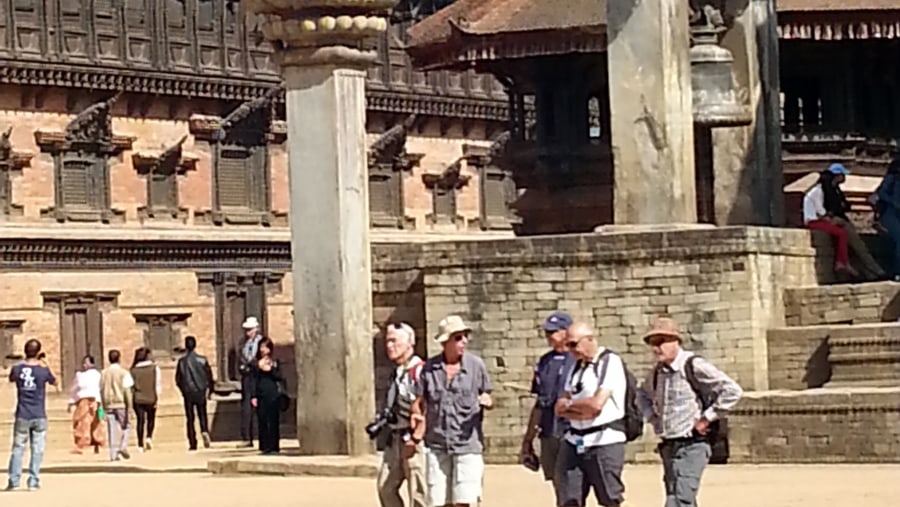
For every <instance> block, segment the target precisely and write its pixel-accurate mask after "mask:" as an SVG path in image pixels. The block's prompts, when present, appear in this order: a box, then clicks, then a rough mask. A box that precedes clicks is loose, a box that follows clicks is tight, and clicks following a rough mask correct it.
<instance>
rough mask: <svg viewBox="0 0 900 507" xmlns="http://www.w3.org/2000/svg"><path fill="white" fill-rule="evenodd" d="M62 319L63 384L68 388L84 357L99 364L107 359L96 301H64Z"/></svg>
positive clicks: (100, 317) (100, 365) (99, 365)
mask: <svg viewBox="0 0 900 507" xmlns="http://www.w3.org/2000/svg"><path fill="white" fill-rule="evenodd" d="M61 320H62V322H61V323H60V328H61V331H62V332H61V339H62V348H61V349H62V350H61V353H62V358H61V369H62V371H61V374H62V380H63V385H65V386H66V387H69V386H70V385H71V383H72V381H73V380H74V379H75V373H76V372H78V370H79V369H80V368H81V362H82V360H83V359H84V356H86V355H91V356H93V357H94V360H95V361H96V364H97V366H98V367H102V365H103V364H104V362H105V361H104V359H105V358H104V357H103V336H102V330H103V325H102V315H101V313H100V310H99V308H98V307H97V305H96V304H92V303H72V304H63V305H62V312H61Z"/></svg>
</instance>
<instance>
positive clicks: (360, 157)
mask: <svg viewBox="0 0 900 507" xmlns="http://www.w3.org/2000/svg"><path fill="white" fill-rule="evenodd" d="M393 3H394V2H393V1H390V0H387V1H386V0H329V1H327V2H323V1H309V0H249V1H247V2H246V7H247V8H248V9H249V10H250V11H251V12H255V13H258V14H268V15H269V16H268V17H267V18H266V19H267V22H266V24H265V25H264V28H263V32H264V33H265V35H266V37H267V38H268V39H270V40H273V41H275V47H276V51H277V57H278V58H279V59H280V62H281V69H282V73H283V74H284V78H285V86H286V89H287V92H286V96H285V102H286V106H287V120H288V137H289V138H290V139H291V142H290V143H289V145H288V146H289V150H288V158H289V164H290V185H291V221H290V223H291V242H292V254H293V255H292V262H293V279H294V322H295V323H294V329H295V340H296V347H295V350H296V359H297V361H296V362H297V376H298V382H297V384H298V403H297V406H298V407H301V408H300V409H299V410H298V411H297V433H298V435H299V438H300V447H301V451H302V452H303V453H304V454H312V455H321V454H332V455H334V454H349V455H361V454H368V453H369V452H371V450H372V446H371V443H370V442H369V439H368V437H367V436H366V433H365V431H364V428H365V425H366V424H367V423H368V422H369V419H370V418H371V417H372V414H373V412H374V409H375V390H374V387H373V385H372V382H373V378H374V371H373V360H372V336H371V332H372V322H373V321H372V291H371V272H370V258H369V256H370V246H369V203H368V188H367V187H368V178H367V175H366V149H365V147H366V131H365V123H366V122H365V117H366V105H365V93H364V92H365V77H366V69H367V68H368V67H369V66H370V65H371V64H372V63H373V62H374V60H375V51H370V50H364V49H360V48H362V47H365V46H366V44H365V43H367V42H369V41H371V39H373V38H374V37H376V36H378V35H379V34H381V33H382V32H384V31H385V30H386V29H387V20H386V19H385V16H386V15H387V13H388V10H389V9H390V8H391V7H392V6H393ZM312 406H315V407H316V409H315V410H309V407H312Z"/></svg>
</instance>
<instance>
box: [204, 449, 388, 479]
mask: <svg viewBox="0 0 900 507" xmlns="http://www.w3.org/2000/svg"><path fill="white" fill-rule="evenodd" d="M379 463H380V458H379V456H377V455H371V456H361V457H346V456H299V455H296V453H294V452H292V450H290V449H288V450H286V451H285V452H282V455H280V456H248V457H236V458H223V459H212V460H209V462H208V467H207V468H208V470H209V472H210V473H212V474H214V475H277V476H299V477H303V476H315V477H362V478H374V477H376V476H377V474H378V466H379Z"/></svg>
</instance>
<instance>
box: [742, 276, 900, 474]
mask: <svg viewBox="0 0 900 507" xmlns="http://www.w3.org/2000/svg"><path fill="white" fill-rule="evenodd" d="M784 304H785V322H786V324H787V326H786V327H782V328H776V329H771V330H769V332H768V334H767V342H768V373H769V375H768V379H769V389H770V390H769V391H755V392H749V393H747V395H746V397H745V399H744V400H743V401H742V402H741V404H740V405H739V406H738V407H737V409H736V410H735V411H734V414H733V418H732V421H733V424H732V428H734V431H733V432H732V437H731V438H732V449H733V451H732V458H733V459H732V461H752V462H757V463H758V462H784V461H789V462H900V322H898V317H900V283H892V282H879V283H867V284H853V285H849V284H847V285H842V284H838V285H824V286H815V287H803V288H795V289H787V290H786V291H785V293H784Z"/></svg>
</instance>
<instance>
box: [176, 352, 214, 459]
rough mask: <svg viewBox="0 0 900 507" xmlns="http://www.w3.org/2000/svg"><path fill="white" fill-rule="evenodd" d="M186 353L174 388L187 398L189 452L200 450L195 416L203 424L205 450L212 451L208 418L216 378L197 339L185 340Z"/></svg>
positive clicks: (201, 427)
mask: <svg viewBox="0 0 900 507" xmlns="http://www.w3.org/2000/svg"><path fill="white" fill-rule="evenodd" d="M184 348H185V350H187V353H185V355H184V357H182V358H181V359H179V360H178V365H177V366H176V367H175V385H176V386H178V390H179V391H181V396H182V397H183V398H184V415H185V416H186V418H187V438H188V444H189V446H190V447H189V448H190V450H192V451H196V450H197V433H196V429H195V428H194V416H195V414H196V417H197V419H199V421H200V434H201V436H202V437H203V447H206V448H209V445H210V438H209V423H208V422H207V418H206V400H207V399H208V398H211V397H212V386H213V376H212V369H211V368H210V367H209V361H207V360H206V358H205V357H204V356H201V355H200V354H197V352H195V350H194V349H196V348H197V338H195V337H193V336H188V337H187V338H185V339H184Z"/></svg>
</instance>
